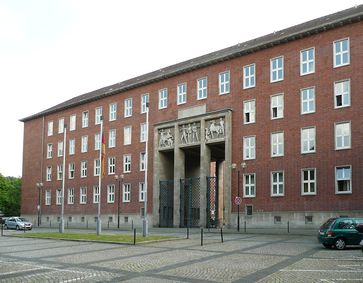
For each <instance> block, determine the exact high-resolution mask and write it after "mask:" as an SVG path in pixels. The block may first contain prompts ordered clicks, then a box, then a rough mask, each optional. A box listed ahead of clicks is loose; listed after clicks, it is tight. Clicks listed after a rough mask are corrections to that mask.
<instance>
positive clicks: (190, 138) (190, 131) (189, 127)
mask: <svg viewBox="0 0 363 283" xmlns="http://www.w3.org/2000/svg"><path fill="white" fill-rule="evenodd" d="M192 132H193V131H192V126H191V125H190V124H188V127H187V135H188V143H191V142H193V137H192Z"/></svg>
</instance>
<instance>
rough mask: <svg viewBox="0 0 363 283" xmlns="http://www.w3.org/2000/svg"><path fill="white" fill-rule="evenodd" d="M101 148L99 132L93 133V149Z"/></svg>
mask: <svg viewBox="0 0 363 283" xmlns="http://www.w3.org/2000/svg"><path fill="white" fill-rule="evenodd" d="M100 149H101V133H100V132H97V133H95V150H100Z"/></svg>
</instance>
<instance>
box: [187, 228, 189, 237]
mask: <svg viewBox="0 0 363 283" xmlns="http://www.w3.org/2000/svg"><path fill="white" fill-rule="evenodd" d="M187 239H189V227H187Z"/></svg>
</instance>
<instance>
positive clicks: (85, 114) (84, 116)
mask: <svg viewBox="0 0 363 283" xmlns="http://www.w3.org/2000/svg"><path fill="white" fill-rule="evenodd" d="M87 127H88V111H84V112H82V128H87Z"/></svg>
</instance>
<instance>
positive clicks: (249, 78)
mask: <svg viewBox="0 0 363 283" xmlns="http://www.w3.org/2000/svg"><path fill="white" fill-rule="evenodd" d="M255 86H256V64H255V63H253V64H250V65H246V66H243V89H248V88H252V87H255Z"/></svg>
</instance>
